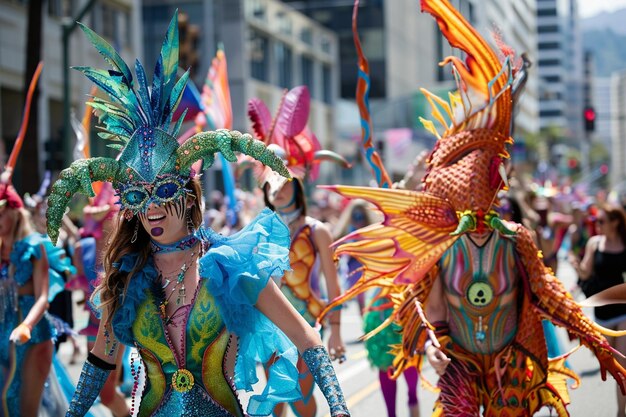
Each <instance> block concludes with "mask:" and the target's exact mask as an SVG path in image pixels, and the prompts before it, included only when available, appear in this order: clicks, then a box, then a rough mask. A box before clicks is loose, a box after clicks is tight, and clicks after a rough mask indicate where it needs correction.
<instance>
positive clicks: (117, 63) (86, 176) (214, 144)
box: [47, 13, 289, 241]
mask: <svg viewBox="0 0 626 417" xmlns="http://www.w3.org/2000/svg"><path fill="white" fill-rule="evenodd" d="M177 22H178V18H177V13H176V14H175V15H174V17H173V18H172V21H171V22H170V25H169V27H168V31H167V35H166V37H165V40H164V41H163V46H162V48H161V54H160V55H159V58H158V60H157V63H156V65H155V68H154V74H153V78H152V86H151V88H149V87H148V82H147V77H146V73H145V70H144V68H143V66H142V64H141V63H140V62H139V61H136V62H135V75H136V78H134V77H133V74H132V72H131V70H130V68H129V67H128V66H127V64H126V63H125V62H124V61H123V60H122V58H121V57H120V56H119V55H118V53H117V52H116V51H115V49H114V48H113V47H112V46H111V45H109V44H108V43H107V42H106V41H105V40H104V39H102V38H101V37H100V36H98V35H97V34H96V33H95V32H93V31H92V30H91V29H89V28H87V27H86V26H84V25H81V28H82V29H83V32H84V33H85V35H86V36H87V38H88V39H89V40H90V41H91V43H92V44H93V45H94V47H95V48H96V49H97V50H98V52H100V54H101V55H102V56H103V57H104V59H105V60H106V61H107V62H108V63H109V64H110V65H111V67H112V69H109V70H100V69H95V68H90V67H77V68H75V69H77V70H78V71H80V72H82V73H83V74H84V75H85V76H86V77H87V78H89V79H90V80H91V81H93V82H94V84H96V85H97V86H98V88H99V89H100V90H102V91H103V92H104V93H106V95H107V96H108V97H109V99H108V100H106V99H101V98H98V97H94V98H93V101H91V102H90V103H89V104H90V105H91V106H92V107H93V108H94V109H95V110H96V111H97V112H99V117H100V122H101V123H102V124H103V125H104V126H103V127H101V129H102V132H101V133H100V134H99V135H100V136H101V137H102V138H103V139H107V140H110V141H112V143H111V144H110V145H109V146H111V147H113V148H115V149H117V150H119V151H120V156H119V158H117V159H112V158H104V157H100V158H90V159H81V160H77V161H75V162H74V163H72V164H71V165H70V167H69V168H67V169H65V170H64V171H63V172H61V175H60V177H59V179H58V180H57V181H56V182H55V184H54V185H53V187H52V193H51V194H50V199H49V207H48V211H47V217H48V234H49V235H50V237H51V239H52V240H53V241H56V239H57V237H58V233H59V232H58V229H59V227H60V224H61V218H62V217H63V214H64V213H65V209H66V207H67V205H68V203H69V201H70V199H71V198H72V196H73V195H74V194H75V193H77V192H80V193H82V194H85V195H88V196H90V197H93V196H94V191H93V188H92V182H94V181H105V182H110V183H112V185H113V188H114V189H115V191H116V193H117V194H118V196H119V197H120V206H121V207H120V208H121V210H124V211H125V212H124V216H125V218H126V219H129V220H130V219H131V218H132V217H133V216H134V215H136V214H137V213H139V212H142V211H144V210H146V209H147V207H148V205H149V204H150V202H153V201H155V202H157V203H159V204H162V203H168V202H171V201H174V200H177V199H179V198H180V197H181V196H182V195H184V193H185V192H187V190H185V184H186V183H187V181H188V180H189V178H190V177H191V176H193V175H194V172H193V171H192V169H191V166H192V164H193V163H194V162H196V161H198V160H200V159H204V161H205V162H207V164H208V165H210V164H212V163H213V160H214V154H215V153H216V152H221V153H222V155H224V157H225V158H226V159H227V160H229V161H231V162H235V161H236V157H235V152H241V153H244V154H246V155H250V156H251V157H253V158H254V159H256V160H258V161H260V162H261V163H263V164H265V165H267V166H269V167H271V169H274V170H276V171H278V172H279V173H280V174H281V175H284V176H286V177H289V173H288V172H287V170H286V169H285V167H284V164H283V163H282V161H281V160H280V159H279V158H277V157H276V156H275V155H274V154H273V152H271V151H269V150H267V148H266V147H265V145H264V144H263V143H262V142H260V141H257V140H254V139H253V138H252V136H250V135H248V134H241V133H239V132H237V131H230V130H217V131H213V132H201V133H198V134H196V135H194V136H192V137H190V138H188V139H187V140H185V141H184V143H182V144H180V143H179V142H178V140H177V139H176V138H177V136H178V133H179V130H180V126H181V124H182V122H183V120H184V116H185V112H183V114H182V115H181V117H180V118H179V119H178V121H175V120H173V115H174V111H175V110H176V108H177V106H178V104H179V102H180V100H181V97H182V94H183V91H184V88H185V85H186V83H187V79H188V77H189V72H185V74H184V75H183V76H182V77H180V79H178V80H176V73H177V69H178V25H177ZM146 186H148V188H149V189H150V190H151V191H150V192H148V191H147V189H146Z"/></svg>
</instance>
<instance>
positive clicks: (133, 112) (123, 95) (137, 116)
mask: <svg viewBox="0 0 626 417" xmlns="http://www.w3.org/2000/svg"><path fill="white" fill-rule="evenodd" d="M74 69H76V70H77V71H80V72H82V73H83V74H84V75H85V76H86V77H87V78H89V79H90V80H91V81H92V82H93V83H94V84H96V85H97V86H98V87H99V88H101V89H102V90H103V91H104V92H106V93H107V94H108V95H109V97H111V99H113V100H114V101H118V102H119V103H120V104H121V105H122V106H123V107H124V108H125V109H126V110H127V115H128V116H130V117H131V119H132V120H133V124H134V126H135V128H137V127H139V126H142V125H144V124H146V123H145V120H144V117H145V116H144V115H143V113H142V111H141V108H140V107H139V102H137V97H136V96H135V93H134V91H132V92H131V91H130V90H128V87H127V86H125V85H124V84H122V83H120V82H119V81H120V80H121V78H122V77H121V76H120V75H117V74H120V73H113V74H111V72H110V71H107V70H99V69H95V68H89V67H74Z"/></svg>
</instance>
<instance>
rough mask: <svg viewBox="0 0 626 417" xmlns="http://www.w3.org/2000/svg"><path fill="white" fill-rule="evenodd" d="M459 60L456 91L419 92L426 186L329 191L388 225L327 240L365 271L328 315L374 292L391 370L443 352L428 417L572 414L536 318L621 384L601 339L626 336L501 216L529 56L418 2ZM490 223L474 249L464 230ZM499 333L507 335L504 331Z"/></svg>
mask: <svg viewBox="0 0 626 417" xmlns="http://www.w3.org/2000/svg"><path fill="white" fill-rule="evenodd" d="M421 6H422V10H423V11H426V12H428V13H430V14H431V15H433V16H434V17H435V19H436V20H437V23H438V24H439V28H440V30H441V31H442V33H443V35H444V36H445V37H446V39H447V40H448V41H449V43H450V45H451V46H452V47H455V48H458V49H460V50H461V51H463V52H464V53H465V54H466V56H467V58H466V61H465V63H464V62H463V61H462V60H460V59H459V58H457V57H448V58H447V59H446V60H445V61H444V62H443V64H452V69H453V73H454V75H455V78H456V81H457V87H458V91H457V92H455V93H453V94H450V100H449V102H448V101H445V100H443V99H441V98H439V97H436V96H434V95H433V94H431V93H429V92H428V91H425V90H422V91H423V93H424V94H425V95H426V97H427V99H428V100H429V102H430V104H431V106H432V110H433V113H432V114H433V116H434V118H435V119H436V121H437V122H438V123H439V124H440V125H441V126H442V127H443V129H442V130H443V132H442V133H439V132H438V131H437V130H436V128H435V124H434V123H433V122H432V121H425V120H422V122H423V123H424V126H425V127H426V128H427V129H428V130H429V131H431V132H432V133H433V134H435V135H436V136H437V137H438V141H437V144H436V145H435V148H434V149H433V151H432V153H431V155H430V157H429V159H428V169H427V173H426V175H425V177H424V178H423V180H422V181H423V191H420V192H416V191H409V190H394V189H382V188H367V187H345V186H335V187H331V188H332V189H334V190H335V191H336V192H338V193H340V194H342V195H343V196H345V197H349V198H357V197H358V198H362V199H365V200H367V201H370V202H371V203H373V204H375V205H376V206H377V207H378V208H379V209H380V210H381V211H382V213H383V214H384V221H383V222H382V223H379V224H375V225H372V226H369V227H366V228H363V229H360V230H357V231H355V232H353V233H352V234H350V235H348V236H346V237H345V238H344V239H342V240H340V241H339V242H337V243H336V245H337V246H338V247H337V249H336V255H344V254H345V255H349V256H352V257H354V258H356V259H357V260H358V261H359V262H360V263H361V264H362V265H363V273H362V277H361V279H360V280H359V281H358V282H357V284H356V285H355V286H354V287H352V288H351V289H350V290H349V291H348V292H347V293H346V294H345V295H344V296H343V297H340V298H339V299H337V300H334V301H333V303H331V304H330V305H329V306H328V307H327V309H326V311H328V310H329V309H331V308H333V307H334V306H336V305H338V304H340V303H342V302H344V301H346V300H347V299H350V298H352V297H354V296H356V295H357V294H360V293H362V292H364V291H366V290H368V289H371V288H380V289H382V291H381V292H380V295H379V297H388V298H389V299H391V300H392V302H393V313H392V314H391V316H390V317H389V318H388V319H387V321H386V322H384V323H383V324H382V325H381V326H380V327H379V328H378V329H377V330H375V331H374V332H372V333H370V335H371V334H375V333H376V332H378V331H380V330H382V329H383V328H385V327H387V326H389V325H391V324H392V323H394V324H396V325H398V326H400V327H401V328H402V330H401V332H402V343H401V344H399V345H396V346H392V347H391V353H392V354H393V355H394V356H395V358H394V362H393V371H394V376H395V377H397V376H399V375H400V374H401V373H402V371H403V370H404V369H406V368H407V367H410V366H417V368H418V370H419V369H421V360H422V359H421V358H422V355H423V353H424V351H425V349H426V345H427V342H428V343H432V344H433V345H434V346H436V347H437V348H440V349H441V350H442V351H443V352H444V353H445V354H446V355H447V356H448V357H449V358H450V359H451V362H450V364H449V365H448V367H447V368H446V371H445V373H444V374H443V376H442V377H441V379H440V381H439V384H438V385H439V388H440V389H441V392H440V395H439V398H438V400H437V403H436V404H435V411H434V413H433V416H455V417H459V416H461V417H469V416H472V417H473V416H478V415H480V410H481V408H482V409H483V413H484V415H485V416H487V417H504V416H520V417H521V416H532V415H533V414H534V413H535V412H536V411H538V410H539V409H540V408H541V407H543V406H548V407H551V408H553V409H554V410H555V411H556V412H557V415H558V416H559V417H565V416H568V415H569V414H568V412H567V410H566V408H565V406H566V405H567V404H568V403H569V396H568V393H567V386H566V379H567V378H573V379H575V380H576V382H579V380H578V377H577V376H576V375H575V374H574V373H573V372H572V371H570V370H568V369H566V368H565V367H564V361H565V357H559V358H554V359H548V353H547V348H546V341H545V337H544V334H543V329H542V324H541V320H542V319H547V320H550V321H551V322H553V323H554V324H556V325H559V326H561V327H564V328H565V329H567V331H568V332H569V333H570V334H571V335H573V336H575V337H577V338H579V339H580V342H581V344H582V345H584V346H586V347H587V348H589V349H590V350H591V351H592V352H593V353H594V355H595V356H596V358H597V359H598V361H599V363H600V368H601V373H602V378H603V379H606V372H607V371H608V372H609V373H610V374H611V375H612V376H613V377H614V378H615V380H616V381H617V383H618V385H619V387H620V388H621V390H622V392H626V391H625V387H626V384H625V382H626V370H624V368H622V366H621V365H620V364H619V363H618V362H617V361H616V359H615V357H614V355H615V354H619V353H617V352H615V351H614V350H613V349H612V348H611V346H610V345H609V344H608V343H607V341H606V339H605V338H604V336H603V334H604V335H610V336H621V335H623V334H624V332H614V331H611V330H608V329H604V328H602V327H600V326H599V325H597V324H595V323H594V322H592V321H591V320H590V319H589V318H587V317H586V316H585V315H584V314H583V313H582V311H581V308H580V307H579V306H578V305H577V304H576V303H575V302H574V300H573V299H572V297H571V296H570V295H569V294H568V293H567V292H566V291H565V289H564V288H563V285H562V284H561V282H560V281H559V280H558V279H557V278H556V277H555V276H554V274H553V272H552V270H550V269H549V268H547V267H545V266H544V264H543V262H542V259H541V253H540V252H539V250H538V249H537V247H536V246H535V244H534V242H533V239H532V237H531V234H530V232H529V231H528V230H527V229H525V228H524V227H523V226H522V225H520V224H514V223H508V222H504V221H502V220H501V219H500V218H499V217H498V214H497V212H496V211H495V210H494V207H495V206H497V194H498V191H500V190H501V189H505V188H506V172H505V168H504V162H505V161H506V159H508V157H509V155H508V153H507V150H506V147H507V145H510V144H512V143H513V139H512V138H511V136H510V132H511V120H512V113H513V106H514V103H515V101H516V99H517V94H518V93H519V91H520V89H521V88H520V87H521V85H523V82H524V78H525V77H524V73H525V67H526V64H527V63H526V62H525V61H521V60H518V61H519V63H517V61H516V60H515V59H514V57H513V53H512V51H511V50H510V49H509V48H507V47H505V46H503V45H499V47H500V51H499V52H500V53H499V54H497V53H496V52H494V51H493V50H492V49H491V48H490V47H489V45H488V44H487V43H486V42H485V41H484V40H483V39H482V38H481V36H480V35H479V34H478V32H477V31H476V30H475V29H474V28H472V27H471V26H470V24H469V23H468V22H467V21H466V20H465V19H464V18H463V16H461V15H460V13H458V12H457V11H456V10H455V9H454V8H452V6H451V5H450V4H449V3H448V2H447V1H446V0H421ZM472 232H478V233H485V234H488V233H490V237H489V239H488V241H487V242H486V243H485V244H484V246H476V245H473V244H472V241H471V237H470V233H472ZM436 285H438V286H440V287H439V288H443V291H444V293H445V296H444V298H443V299H444V300H445V302H446V305H447V309H448V313H447V314H448V320H447V322H443V323H432V324H431V323H430V322H429V321H428V317H427V316H426V314H425V311H424V310H425V309H424V306H425V305H427V302H428V299H429V295H430V294H431V290H432V289H433V288H434V287H435V286H436ZM506 335H508V337H506Z"/></svg>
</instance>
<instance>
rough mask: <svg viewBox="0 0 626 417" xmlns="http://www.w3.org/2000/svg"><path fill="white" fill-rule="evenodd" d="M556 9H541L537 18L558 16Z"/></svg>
mask: <svg viewBox="0 0 626 417" xmlns="http://www.w3.org/2000/svg"><path fill="white" fill-rule="evenodd" d="M556 15H557V13H556V9H539V10H537V16H539V17H544V16H556Z"/></svg>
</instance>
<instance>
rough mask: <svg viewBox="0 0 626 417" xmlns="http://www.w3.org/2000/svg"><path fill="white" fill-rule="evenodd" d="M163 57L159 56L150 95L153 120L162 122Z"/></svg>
mask: <svg viewBox="0 0 626 417" xmlns="http://www.w3.org/2000/svg"><path fill="white" fill-rule="evenodd" d="M162 74H163V57H162V56H159V58H158V59H157V62H156V64H155V65H154V74H153V75H152V91H151V93H150V105H151V107H152V120H154V121H155V122H156V121H157V120H161V88H162V85H163V80H162Z"/></svg>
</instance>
